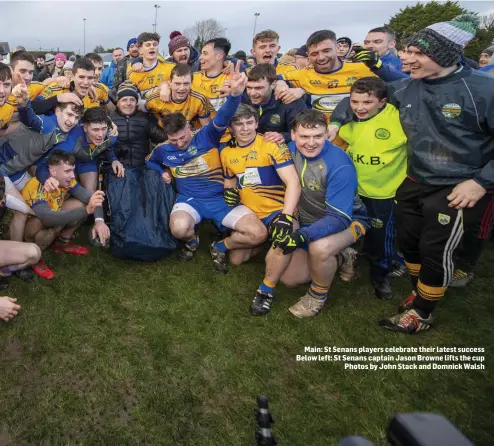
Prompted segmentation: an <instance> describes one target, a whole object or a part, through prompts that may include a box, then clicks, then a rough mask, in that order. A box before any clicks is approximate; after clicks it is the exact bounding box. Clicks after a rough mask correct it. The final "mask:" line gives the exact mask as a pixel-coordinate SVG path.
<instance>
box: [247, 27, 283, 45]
mask: <svg viewBox="0 0 494 446" xmlns="http://www.w3.org/2000/svg"><path fill="white" fill-rule="evenodd" d="M263 40H276V41H278V42H279V40H280V35H279V34H278V33H277V32H276V31H273V30H272V29H266V30H265V31H261V32H260V33H257V34H256V35H255V36H254V38H253V39H252V48H254V46H255V44H256V43H257V42H262V41H263Z"/></svg>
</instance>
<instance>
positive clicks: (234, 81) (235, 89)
mask: <svg viewBox="0 0 494 446" xmlns="http://www.w3.org/2000/svg"><path fill="white" fill-rule="evenodd" d="M241 66H242V61H241V60H238V61H237V64H236V65H235V69H234V70H233V73H232V75H231V77H230V94H231V95H232V96H241V95H242V93H243V92H244V90H245V86H246V85H247V76H246V74H245V73H241V72H240V67H241Z"/></svg>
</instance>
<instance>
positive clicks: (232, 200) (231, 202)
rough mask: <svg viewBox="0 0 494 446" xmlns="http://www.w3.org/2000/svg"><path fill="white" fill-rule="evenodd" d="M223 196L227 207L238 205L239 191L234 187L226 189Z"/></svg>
mask: <svg viewBox="0 0 494 446" xmlns="http://www.w3.org/2000/svg"><path fill="white" fill-rule="evenodd" d="M223 196H224V197H225V203H226V204H227V205H228V206H232V207H233V206H236V205H237V204H239V203H240V191H239V190H238V189H237V188H236V187H226V188H225V190H224V191H223Z"/></svg>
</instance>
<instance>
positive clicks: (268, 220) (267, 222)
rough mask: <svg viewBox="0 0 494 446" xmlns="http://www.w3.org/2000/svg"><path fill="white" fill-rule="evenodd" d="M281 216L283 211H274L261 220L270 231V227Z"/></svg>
mask: <svg viewBox="0 0 494 446" xmlns="http://www.w3.org/2000/svg"><path fill="white" fill-rule="evenodd" d="M280 214H281V211H274V212H272V213H271V214H269V215H268V216H267V217H264V218H261V221H262V222H263V223H264V226H266V228H268V229H269V225H270V224H271V222H272V221H273V220H274V218H275V217H277V216H278V215H280Z"/></svg>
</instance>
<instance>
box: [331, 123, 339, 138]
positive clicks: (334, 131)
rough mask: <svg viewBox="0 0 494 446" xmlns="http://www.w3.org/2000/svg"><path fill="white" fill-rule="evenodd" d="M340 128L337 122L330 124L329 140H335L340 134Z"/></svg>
mask: <svg viewBox="0 0 494 446" xmlns="http://www.w3.org/2000/svg"><path fill="white" fill-rule="evenodd" d="M339 131H340V128H339V127H338V126H337V125H335V124H329V125H328V141H333V140H334V139H335V138H336V135H338V132H339Z"/></svg>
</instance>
